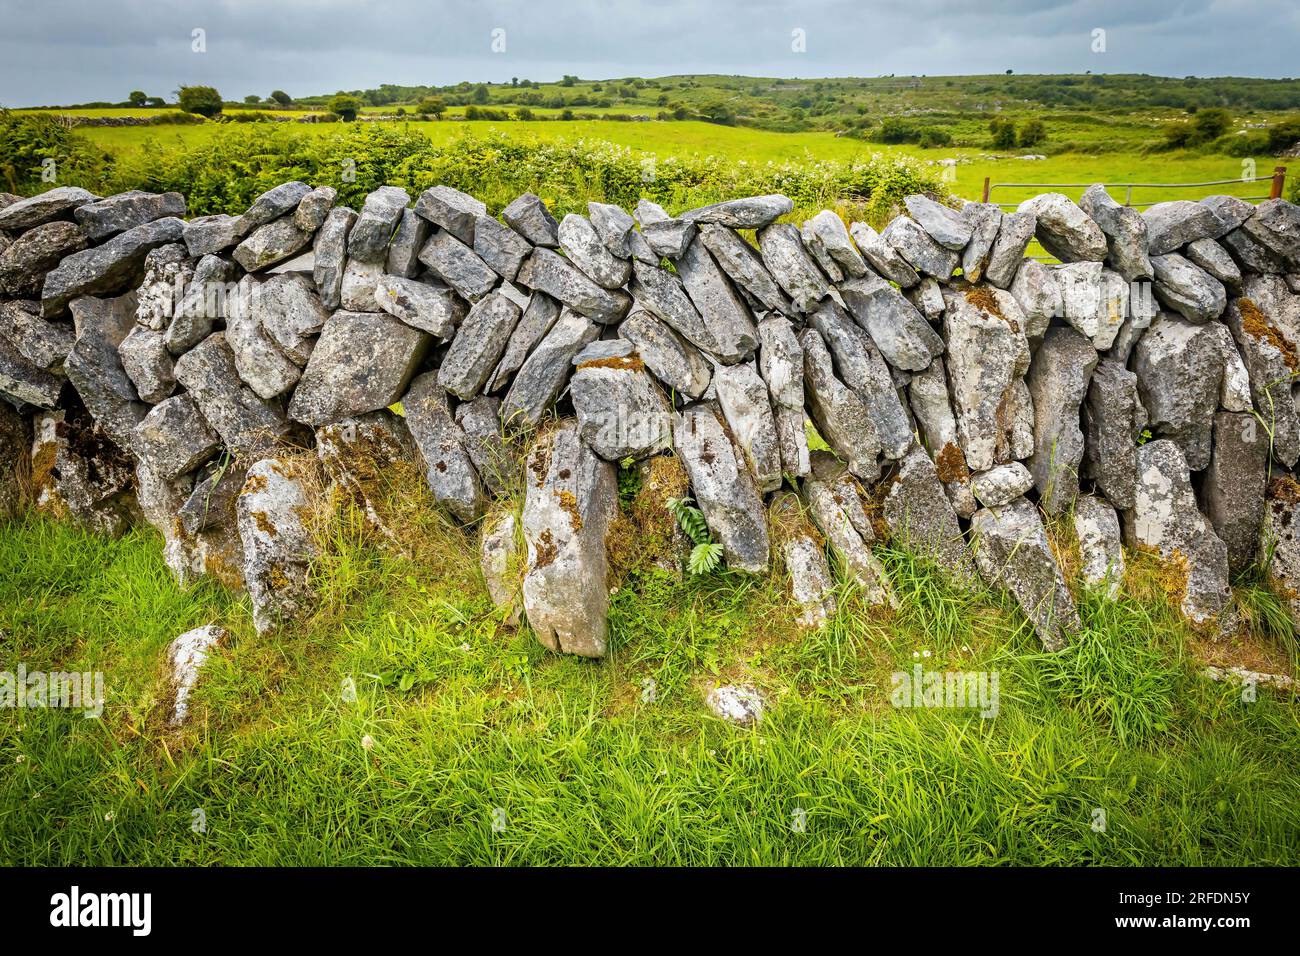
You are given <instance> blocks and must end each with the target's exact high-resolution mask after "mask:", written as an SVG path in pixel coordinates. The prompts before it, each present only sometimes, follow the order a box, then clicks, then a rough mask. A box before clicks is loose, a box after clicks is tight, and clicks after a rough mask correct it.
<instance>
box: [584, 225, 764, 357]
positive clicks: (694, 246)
mask: <svg viewBox="0 0 1300 956" xmlns="http://www.w3.org/2000/svg"><path fill="white" fill-rule="evenodd" d="M561 229H563V227H562V226H561ZM673 265H674V266H676V268H677V274H678V276H679V277H680V278H681V280H682V286H683V287H684V288H685V289H686V294H687V296H689V297H690V300H691V302H692V304H694V306H695V308H696V310H697V311H698V312H699V314H700V317H701V318H702V319H703V320H704V325H705V327H706V328H707V329H708V330H709V334H710V336H711V337H712V339H713V343H714V348H713V349H712V350H711V351H712V352H713V354H714V355H715V356H717V357H718V359H719V360H721V361H722V362H724V363H727V364H734V363H736V362H743V361H746V360H747V359H749V358H750V357H751V356H753V354H754V350H755V349H756V348H757V347H758V333H757V331H756V330H755V328H754V317H753V316H752V315H751V314H750V312H749V308H748V307H747V306H746V305H745V302H744V300H743V299H741V297H740V296H739V295H737V294H736V292H735V290H734V289H733V288H732V287H731V283H729V282H728V281H727V277H726V276H725V275H724V274H723V271H722V270H721V269H720V268H718V264H717V262H715V261H714V259H713V256H712V255H711V254H710V253H709V251H708V249H707V248H706V247H705V245H704V243H703V242H701V241H698V240H697V241H696V242H692V243H691V244H690V246H689V247H687V249H686V252H685V254H684V255H682V256H681V257H680V258H678V259H676V260H674V262H673Z"/></svg>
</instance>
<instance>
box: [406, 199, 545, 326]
mask: <svg viewBox="0 0 1300 956" xmlns="http://www.w3.org/2000/svg"><path fill="white" fill-rule="evenodd" d="M426 195H427V192H426ZM421 198H423V197H421ZM416 211H417V212H418V211H419V207H416ZM420 261H421V262H423V263H424V264H425V265H426V266H428V267H429V269H430V270H431V271H432V272H433V273H434V274H435V275H437V276H438V278H440V279H442V281H443V282H445V283H447V285H449V286H451V287H452V288H453V289H455V290H456V291H457V292H458V293H460V295H461V296H462V297H463V298H466V299H468V300H469V301H470V302H477V301H478V300H479V299H481V298H483V297H484V296H485V295H487V294H488V293H489V292H491V291H492V290H493V289H494V288H495V287H496V285H497V283H498V282H500V281H501V279H500V277H499V276H498V275H497V274H496V272H495V271H494V270H493V269H492V267H491V266H489V265H488V264H487V263H486V262H484V261H483V259H482V258H481V257H480V256H479V255H478V253H476V252H475V251H474V250H473V249H471V248H470V247H469V246H468V245H466V244H465V243H464V242H462V241H461V240H460V239H458V238H456V236H454V235H452V233H450V232H447V231H445V230H442V229H438V230H435V231H434V233H433V235H432V236H431V237H430V238H429V241H428V242H426V243H425V244H424V248H423V249H421V250H420ZM520 281H521V282H522V281H523V280H522V279H520ZM525 284H526V283H525Z"/></svg>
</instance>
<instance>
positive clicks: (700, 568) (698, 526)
mask: <svg viewBox="0 0 1300 956" xmlns="http://www.w3.org/2000/svg"><path fill="white" fill-rule="evenodd" d="M667 504H668V510H669V511H670V512H671V513H672V516H673V518H674V519H676V521H677V524H678V526H679V527H681V529H682V531H684V532H686V537H688V538H690V539H691V543H692V545H693V547H692V548H691V555H690V557H689V558H688V559H687V561H686V569H687V570H688V571H690V573H691V574H697V575H698V574H709V573H710V572H712V571H716V570H717V569H718V568H720V567H721V566H722V544H721V543H719V542H716V541H714V540H713V538H712V535H710V534H709V525H708V522H706V521H705V520H704V512H702V511H701V510H700V509H699V508H697V507H695V502H694V501H692V500H691V499H690V498H669V499H668V502H667Z"/></svg>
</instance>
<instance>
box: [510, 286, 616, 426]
mask: <svg viewBox="0 0 1300 956" xmlns="http://www.w3.org/2000/svg"><path fill="white" fill-rule="evenodd" d="M599 334H600V326H598V325H597V324H596V323H595V322H593V321H592V320H591V319H588V318H586V317H585V316H582V315H579V314H578V313H577V312H574V311H573V310H571V309H565V310H564V311H563V312H561V313H560V317H559V318H558V319H557V320H556V322H555V324H554V325H553V326H551V330H550V331H549V332H547V333H546V336H545V338H543V339H542V341H541V342H539V343H538V344H537V347H536V348H535V349H533V352H532V354H531V355H529V356H528V358H527V359H526V360H525V361H524V364H523V365H522V366H521V367H520V369H519V372H518V374H516V375H515V378H514V381H513V382H512V383H511V384H510V388H509V389H508V390H507V391H506V395H505V398H503V399H502V400H501V421H502V423H503V424H505V426H506V427H507V428H508V429H511V430H518V431H527V430H529V429H532V428H536V427H537V426H538V425H539V424H541V421H542V418H543V417H544V416H545V414H546V411H547V409H549V408H550V407H551V405H552V404H553V403H554V402H555V400H556V398H558V397H559V395H560V391H561V390H562V389H563V388H564V384H565V382H567V381H568V380H569V375H570V373H571V372H572V371H573V359H574V356H576V355H577V354H578V353H579V352H581V351H582V349H583V348H584V347H586V346H587V345H589V344H590V343H591V342H593V341H595V339H596V337H597V336H598V335H599Z"/></svg>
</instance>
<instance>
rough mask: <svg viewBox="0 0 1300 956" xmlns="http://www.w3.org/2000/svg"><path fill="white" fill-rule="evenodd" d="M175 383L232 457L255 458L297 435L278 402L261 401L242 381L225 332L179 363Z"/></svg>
mask: <svg viewBox="0 0 1300 956" xmlns="http://www.w3.org/2000/svg"><path fill="white" fill-rule="evenodd" d="M176 381H177V382H178V383H179V384H180V385H181V387H182V388H184V389H185V390H186V392H188V393H189V395H190V397H191V398H192V399H193V400H194V403H195V405H196V406H198V409H199V414H201V415H202V416H203V418H204V420H205V421H207V422H208V424H209V425H211V426H212V428H213V429H214V430H215V431H216V433H217V434H218V435H220V436H221V441H222V443H223V444H224V445H225V446H226V448H227V449H229V450H230V451H231V452H232V453H233V454H236V455H242V456H244V457H247V458H254V457H256V456H258V455H259V454H262V453H264V452H267V451H269V450H271V449H272V448H274V446H275V445H276V444H277V443H279V442H280V441H282V440H284V439H286V438H288V437H290V436H291V435H292V433H293V431H294V429H293V426H292V425H291V424H290V423H289V422H288V421H287V420H286V418H285V415H284V410H283V409H282V408H281V407H280V404H279V403H278V402H268V401H265V400H263V399H261V398H259V397H258V396H257V395H256V394H254V392H253V390H252V389H250V388H249V387H248V386H247V385H245V384H244V383H243V382H242V381H241V380H240V378H239V372H238V371H237V370H236V369H235V356H234V353H233V352H232V351H231V349H230V345H229V343H227V341H226V333H225V332H216V333H213V334H212V335H210V336H208V337H207V338H206V339H204V340H203V341H202V342H200V343H199V344H198V345H196V346H195V347H194V348H192V349H190V351H188V352H186V353H185V354H184V355H182V356H181V357H180V358H178V359H177V360H176Z"/></svg>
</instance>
